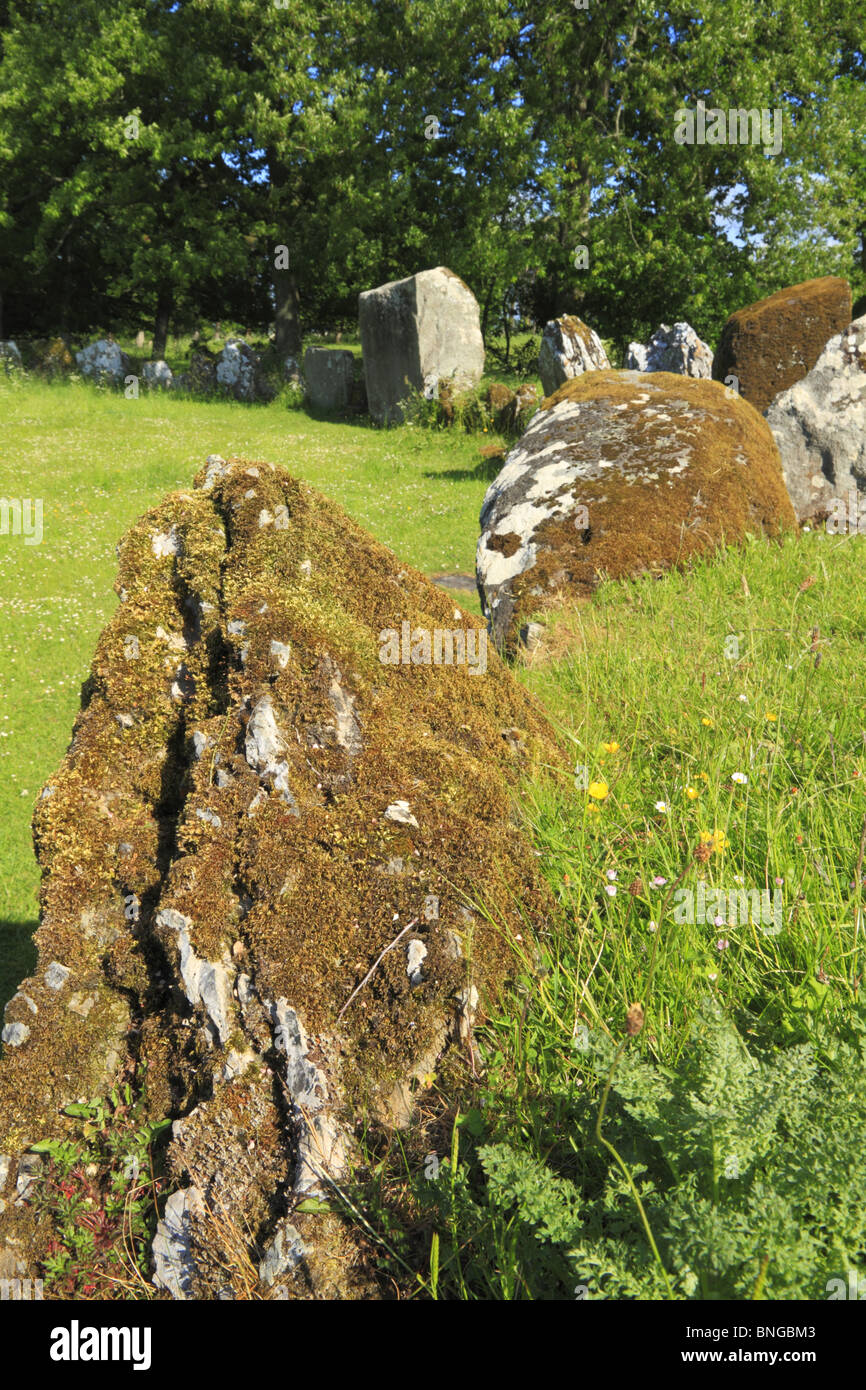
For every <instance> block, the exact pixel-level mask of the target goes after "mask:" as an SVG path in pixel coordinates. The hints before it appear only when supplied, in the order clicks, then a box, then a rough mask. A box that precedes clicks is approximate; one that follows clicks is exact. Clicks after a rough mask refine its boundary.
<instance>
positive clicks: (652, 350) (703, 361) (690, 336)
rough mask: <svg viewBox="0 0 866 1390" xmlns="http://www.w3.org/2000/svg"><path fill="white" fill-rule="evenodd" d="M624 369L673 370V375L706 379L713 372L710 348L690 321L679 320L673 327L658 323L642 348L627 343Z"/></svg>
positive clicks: (637, 344) (638, 370)
mask: <svg viewBox="0 0 866 1390" xmlns="http://www.w3.org/2000/svg"><path fill="white" fill-rule="evenodd" d="M625 365H626V370H627V371H634V372H673V373H674V374H675V375H677V376H696V377H703V378H704V379H706V380H709V378H710V377H712V375H713V350H712V348H711V347H710V346H709V344H708V343H705V342H704V341H703V339H701V338H699V337H698V335H697V333H696V332H695V330H694V329H693V328H692V326H691V324H688V323H684V322H682V321H681V322H679V323H675V324H674V326H673V328H671V327H670V325H669V324H667V323H663V324H660V325H659V327H658V328H657V329H656V331H655V333H654V334H653V335H652V337H651V338H650V340H649V342H648V343H647V345H646V347H644V346H643V345H642V344H641V343H629V345H628V352H627V353H626V359H625Z"/></svg>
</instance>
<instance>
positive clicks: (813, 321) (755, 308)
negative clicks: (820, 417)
mask: <svg viewBox="0 0 866 1390" xmlns="http://www.w3.org/2000/svg"><path fill="white" fill-rule="evenodd" d="M850 322H851V289H850V286H849V285H848V283H847V281H845V280H840V279H839V278H838V277H836V276H835V275H826V276H823V277H822V278H821V279H819V280H805V281H804V282H803V283H802V284H801V285H792V286H791V288H790V289H786V290H779V291H778V293H777V294H772V295H770V297H769V299H759V300H758V302H757V303H756V304H750V305H748V307H747V308H745V309H738V310H737V312H736V313H735V314H732V315H731V317H730V318H729V319H728V321H727V323H726V324H725V326H724V328H723V329H722V336H721V338H720V340H719V346H718V348H717V349H716V355H715V358H714V360H713V377H714V379H715V380H716V381H724V380H725V378H726V377H730V376H733V377H736V380H737V385H736V387H735V389H736V390H737V391H738V392H739V394H740V395H741V396H742V397H743V399H744V400H747V401H749V402H750V404H751V405H753V406H754V407H755V409H756V410H759V411H760V412H761V413H762V414H763V412H764V411H765V410H766V409H767V406H768V405H769V404H770V402H771V401H772V400H774V399H775V397H776V396H778V395H779V393H780V392H781V391H786V390H787V389H788V387H789V386H793V385H794V382H795V381H801V380H802V378H803V377H804V376H806V375H807V374H808V373H809V372H811V370H812V368H813V367H814V365H815V363H816V362H817V361H818V358H819V357H820V355H821V353H822V352H823V350H824V348H825V347H826V345H827V343H828V342H829V340H830V339H831V338H832V337H834V336H835V334H837V333H841V332H842V330H843V329H845V328H847V326H848V324H849V323H850Z"/></svg>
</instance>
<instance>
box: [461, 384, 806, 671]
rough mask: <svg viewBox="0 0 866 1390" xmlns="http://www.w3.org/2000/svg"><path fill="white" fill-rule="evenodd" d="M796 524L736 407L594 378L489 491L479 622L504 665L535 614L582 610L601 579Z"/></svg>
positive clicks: (762, 445)
mask: <svg viewBox="0 0 866 1390" xmlns="http://www.w3.org/2000/svg"><path fill="white" fill-rule="evenodd" d="M794 524H795V522H794V514H793V512H792V510H791V504H790V502H789V501H788V497H787V494H786V492H785V486H784V483H783V481H782V471H781V465H780V461H779V454H778V451H777V449H776V446H775V444H774V442H773V436H772V435H771V433H770V430H769V428H768V426H767V423H766V421H765V420H762V419H761V417H760V416H759V415H758V414H757V413H756V412H755V411H754V410H753V409H752V408H751V407H750V406H748V405H747V404H746V403H745V402H744V401H741V400H740V399H739V398H738V397H736V396H730V395H728V393H727V392H725V390H724V389H723V388H722V387H721V386H719V385H718V383H716V382H713V381H698V380H695V378H693V377H682V376H674V375H673V374H672V373H668V372H654V373H652V374H649V375H643V374H642V373H638V372H616V371H606V372H591V373H588V374H587V375H585V376H582V377H578V378H577V379H576V380H574V381H569V382H567V383H566V384H565V385H564V386H562V387H560V389H559V390H558V391H557V392H556V393H555V394H554V395H553V396H550V397H548V399H547V400H546V401H544V403H543V404H542V406H541V409H540V410H539V411H538V412H537V414H536V415H534V416H533V418H532V422H531V423H530V426H529V428H528V430H527V431H526V433H525V434H524V435H523V438H522V439H521V440H520V442H519V443H518V444H517V445H515V447H514V448H513V449H512V450H511V452H510V453H509V455H508V457H507V458H506V460H505V466H504V467H503V469H502V471H501V472H500V473H499V475H498V477H497V478H496V479H495V480H494V482H493V483H492V484H491V485H490V487H489V488H488V490H487V494H486V496H485V498H484V503H483V505H482V508H481V536H480V539H479V541H478V549H477V554H476V578H477V584H478V591H479V594H480V596H481V606H482V611H483V612H484V614H485V616H486V617H487V618H488V621H489V623H490V628H491V632H492V635H493V639H494V642H495V643H496V645H497V646H498V647H501V648H504V649H505V650H506V651H509V652H510V651H513V650H515V648H516V646H517V643H518V638H519V634H520V632H521V630H522V629H523V627H524V626H525V625H526V624H527V623H528V622H529V621H530V619H531V618H532V616H533V614H537V613H540V612H541V611H542V610H543V609H544V608H545V606H546V605H547V603H548V602H550V601H551V600H553V599H554V598H555V597H556V596H557V595H558V594H565V596H566V597H571V598H573V600H574V601H575V602H577V601H579V600H580V599H582V598H587V597H589V595H590V594H591V593H592V592H593V590H594V589H595V588H596V587H597V586H598V584H599V582H600V579H599V576H600V575H602V574H605V575H608V576H610V578H612V579H618V578H629V577H633V576H637V575H639V574H642V573H644V572H646V571H651V572H656V571H661V570H665V569H669V568H671V567H673V566H675V565H682V564H685V563H686V562H687V561H688V559H689V557H690V556H691V555H694V554H699V553H702V552H704V551H708V550H712V549H713V547H715V546H719V545H722V544H723V543H724V542H729V541H733V540H739V539H741V538H742V537H743V536H744V535H745V534H746V533H747V532H749V531H759V532H760V531H764V532H766V533H767V534H769V535H777V534H778V532H779V529H780V527H781V526H785V525H788V526H791V527H793V526H794Z"/></svg>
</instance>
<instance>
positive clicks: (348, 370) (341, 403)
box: [304, 347, 355, 412]
mask: <svg viewBox="0 0 866 1390" xmlns="http://www.w3.org/2000/svg"><path fill="white" fill-rule="evenodd" d="M304 376H305V377H306V381H307V395H308V397H309V401H310V405H311V406H312V407H313V409H314V410H321V411H325V412H337V411H344V410H348V409H349V408H350V407H351V405H352V387H353V385H354V380H355V355H354V353H352V352H349V350H348V349H347V348H320V347H310V348H307V351H306V352H305V353H304Z"/></svg>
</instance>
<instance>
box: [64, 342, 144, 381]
mask: <svg viewBox="0 0 866 1390" xmlns="http://www.w3.org/2000/svg"><path fill="white" fill-rule="evenodd" d="M75 360H76V362H77V363H78V366H79V368H80V370H81V375H82V376H86V377H89V378H90V379H91V380H93V381H106V382H110V383H111V384H112V385H114V386H122V385H123V382H124V378H125V377H127V376H129V374H130V373H131V371H132V363H131V362H130V360H129V358H128V357H127V355H126V353H125V352H123V351H122V350H121V348H120V345H119V344H118V343H116V342H115V341H114V339H113V338H99V339H98V340H97V342H95V343H90V344H89V346H88V347H86V348H82V349H81V351H80V352H76V354H75Z"/></svg>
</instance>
